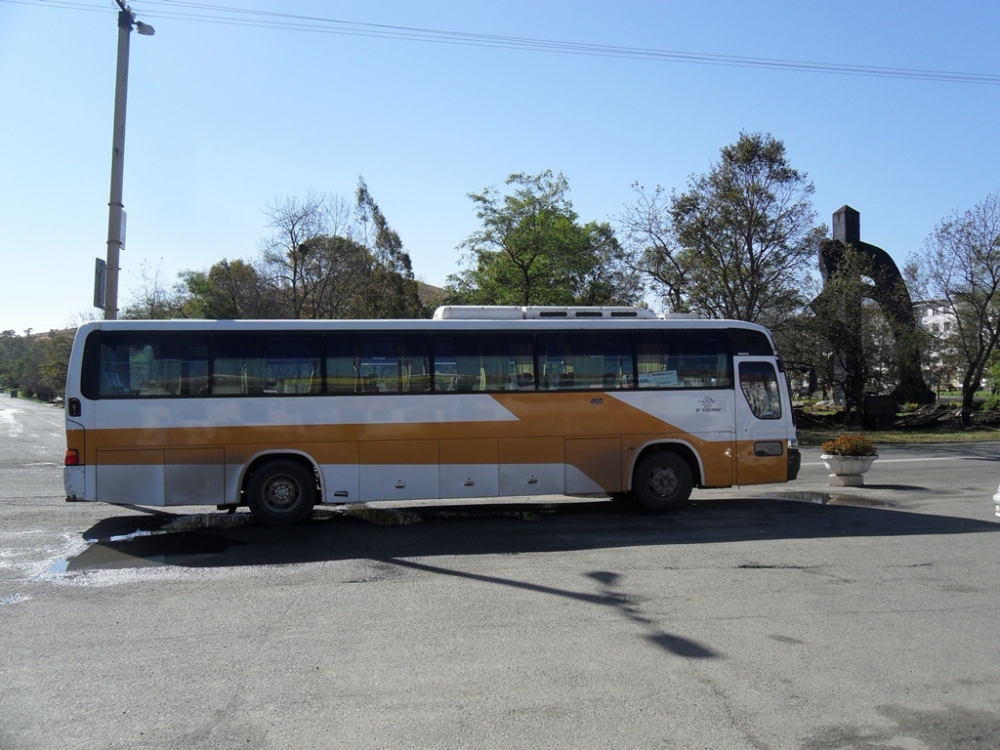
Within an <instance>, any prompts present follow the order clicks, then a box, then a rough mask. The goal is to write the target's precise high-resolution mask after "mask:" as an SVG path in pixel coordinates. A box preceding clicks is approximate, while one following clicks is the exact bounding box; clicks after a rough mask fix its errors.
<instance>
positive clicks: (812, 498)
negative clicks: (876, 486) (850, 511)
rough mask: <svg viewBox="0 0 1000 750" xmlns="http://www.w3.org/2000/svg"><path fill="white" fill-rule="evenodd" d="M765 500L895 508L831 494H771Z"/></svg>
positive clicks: (857, 498)
mask: <svg viewBox="0 0 1000 750" xmlns="http://www.w3.org/2000/svg"><path fill="white" fill-rule="evenodd" d="M765 497H767V498H773V499H775V500H796V501H798V502H802V503H812V504H813V505H847V506H850V507H854V508H895V507H896V506H895V505H893V504H892V503H890V502H887V501H885V500H875V499H874V498H870V497H858V496H857V495H838V494H834V493H832V492H809V491H797V492H771V493H768V494H767V495H765Z"/></svg>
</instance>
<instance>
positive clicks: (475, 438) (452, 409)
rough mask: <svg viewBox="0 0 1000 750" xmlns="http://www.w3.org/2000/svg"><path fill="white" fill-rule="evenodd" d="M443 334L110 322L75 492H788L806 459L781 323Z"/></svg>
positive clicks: (79, 367)
mask: <svg viewBox="0 0 1000 750" xmlns="http://www.w3.org/2000/svg"><path fill="white" fill-rule="evenodd" d="M511 310H518V308H498V309H491V308H479V309H472V310H470V309H462V308H449V309H446V310H443V311H439V313H438V314H437V315H436V317H435V319H434V320H395V321H383V320H364V321H362V320H343V321H336V320H335V321H303V320H281V321H204V320H201V321H199V320H173V321H97V322H92V323H87V324H85V325H84V326H82V327H81V328H80V329H79V331H78V332H77V336H76V340H75V343H74V346H73V351H72V354H71V357H70V363H69V372H68V376H67V385H66V435H67V454H66V466H65V469H64V472H65V485H66V493H67V497H68V499H71V500H84V501H93V500H96V501H102V502H106V503H112V504H122V505H144V506H175V505H217V506H220V507H227V506H228V507H233V506H237V505H242V504H247V505H249V506H250V508H251V510H252V511H253V513H254V515H255V516H257V517H258V518H259V519H260V520H261V521H263V522H266V523H272V524H286V523H295V522H297V521H300V520H303V519H305V518H306V517H308V515H309V514H310V512H311V509H312V506H313V504H314V503H358V502H367V501H375V500H418V499H434V498H481V497H495V496H501V497H502V496H523V495H537V494H566V495H582V496H618V495H625V494H628V493H634V495H635V497H636V498H637V499H638V500H639V501H640V502H641V503H643V504H644V505H645V506H646V507H648V508H650V509H652V510H657V511H659V510H668V509H673V508H675V507H677V506H678V505H680V504H683V503H684V502H685V501H686V500H687V498H688V496H689V494H690V491H691V488H692V486H698V487H727V486H732V485H744V484H756V483H765V482H767V483H770V482H784V481H788V480H791V479H794V478H795V475H796V474H797V472H798V466H799V453H798V449H797V443H796V440H795V428H794V425H793V422H792V409H791V402H790V399H789V393H788V387H787V383H786V380H785V377H784V376H783V374H782V372H781V367H780V362H779V360H778V358H777V355H776V352H775V351H774V347H773V343H772V341H771V338H770V335H769V334H768V332H767V331H766V329H764V328H762V327H760V326H756V325H752V324H748V323H743V322H737V321H713V320H691V319H686V320H661V319H657V318H655V317H652V316H648V314H647V315H644V314H643V312H644V311H639V312H635V311H633V312H631V313H629V311H627V310H625V309H622V308H612V309H610V310H601V309H600V308H592V309H586V308H528V309H524V310H521V311H520V313H519V314H512V313H511V312H510V311H511Z"/></svg>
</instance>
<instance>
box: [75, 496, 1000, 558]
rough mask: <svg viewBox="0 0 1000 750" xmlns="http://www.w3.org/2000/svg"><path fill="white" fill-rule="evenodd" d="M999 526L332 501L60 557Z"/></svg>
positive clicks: (459, 547)
mask: <svg viewBox="0 0 1000 750" xmlns="http://www.w3.org/2000/svg"><path fill="white" fill-rule="evenodd" d="M782 494H785V493H782ZM838 501H839V502H841V503H842V502H851V504H838ZM880 505H881V506H882V507H878V506H880ZM998 531H1000V524H997V523H992V522H989V521H982V520H976V519H966V518H953V517H948V516H940V515H930V514H926V513H913V512H907V511H903V510H893V509H890V508H888V507H885V504H884V503H878V502H876V501H865V500H864V498H854V499H853V501H852V500H851V499H850V498H847V499H845V498H839V499H838V498H837V496H822V495H818V496H817V497H812V496H810V497H799V496H796V495H794V494H793V495H792V496H790V497H787V498H786V497H776V496H773V495H772V496H770V497H767V498H761V497H757V498H751V499H738V500H708V501H699V502H696V503H691V504H690V505H689V506H688V507H686V508H684V509H683V510H681V511H679V512H678V513H674V514H671V515H652V514H648V513H644V512H642V511H640V510H635V509H632V508H623V507H622V506H619V505H616V504H615V503H612V502H610V501H577V500H572V499H569V498H567V499H566V500H565V501H562V502H545V503H543V502H535V503H532V502H500V503H490V504H481V503H480V504H474V505H449V504H441V505H421V506H416V507H415V506H406V505H400V506H387V505H385V504H377V506H375V507H372V506H350V507H333V508H327V507H323V508H318V509H317V510H316V511H315V512H314V513H313V517H312V519H311V520H310V521H309V522H308V523H304V524H301V525H298V526H291V527H286V528H273V527H268V526H264V525H261V524H259V523H256V522H255V521H254V520H253V519H252V517H251V516H250V515H249V514H248V513H245V512H243V513H237V514H232V515H227V514H221V513H214V512H213V513H197V514H194V515H181V514H173V513H162V512H158V513H155V514H153V515H149V516H135V515H130V516H116V517H110V518H107V519H104V520H102V521H101V522H99V523H97V524H95V525H94V526H93V527H91V528H90V529H88V530H87V531H86V532H84V534H83V537H84V539H85V540H87V541H88V542H90V544H89V545H88V546H87V548H86V549H85V550H84V551H83V552H81V553H80V554H78V555H76V556H74V557H72V558H69V559H68V560H66V561H64V562H65V564H64V565H63V566H61V568H62V571H64V572H73V571H85V570H99V569H114V568H136V567H153V566H164V565H174V566H183V567H194V568H211V567H235V566H250V565H287V564H293V563H307V562H323V561H334V560H352V559H372V560H387V559H398V558H425V557H435V556H439V555H496V554H501V555H504V554H506V555H509V554H519V553H530V552H533V553H538V552H562V551H579V550H595V549H615V548H620V547H635V546H675V545H686V544H717V543H730V542H741V541H751V540H754V541H761V540H765V541H766V540H779V539H824V538H844V537H898V536H912V535H930V536H940V535H946V534H979V533H995V532H998Z"/></svg>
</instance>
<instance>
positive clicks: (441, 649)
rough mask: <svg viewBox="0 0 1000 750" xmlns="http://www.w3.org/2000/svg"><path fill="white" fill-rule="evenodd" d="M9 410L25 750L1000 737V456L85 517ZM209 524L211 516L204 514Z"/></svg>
mask: <svg viewBox="0 0 1000 750" xmlns="http://www.w3.org/2000/svg"><path fill="white" fill-rule="evenodd" d="M63 450H64V441H63V434H62V414H61V412H60V411H58V410H56V409H52V408H49V407H44V406H40V405H37V404H31V403H28V402H25V401H23V400H11V399H9V398H8V397H7V396H6V395H0V748H3V750H8V749H9V750H22V749H31V750H35V749H36V748H38V749H42V748H44V749H46V750H48V749H49V748H60V749H66V750H69V749H70V748H88V750H90V749H93V748H121V749H124V748H129V749H132V748H139V749H150V750H152V749H156V750H160V749H163V750H166V749H167V748H169V749H170V750H177V749H179V748H192V749H201V748H295V749H296V750H307V749H309V748H352V749H354V748H358V749H365V748H421V749H423V748H433V749H435V750H436V749H438V748H441V749H444V748H504V749H505V750H508V749H510V748H531V749H532V750H536V749H537V748H616V749H618V748H711V749H713V750H717V749H720V748H736V749H742V748H754V749H756V750H782V749H785V748H788V749H793V748H794V749H795V750H841V749H843V750H847V749H848V748H850V749H852V750H854V749H857V748H862V749H864V748H867V749H875V748H878V749H879V750H882V749H885V748H891V749H892V750H934V749H936V748H970V747H971V748H998V747H1000V711H998V709H997V706H998V700H997V699H998V693H997V686H998V685H1000V646H998V645H997V643H998V640H997V631H998V623H1000V549H998V545H1000V535H998V534H997V532H998V531H1000V519H998V518H996V517H995V516H994V508H993V503H992V501H991V498H992V495H993V494H994V493H995V492H996V491H997V486H998V484H1000V463H998V461H997V457H998V455H1000V444H998V443H988V444H982V443H980V444H965V445H937V446H924V447H897V448H892V447H886V448H884V449H882V451H881V457H880V458H879V460H878V461H877V462H876V464H875V467H874V468H873V469H872V471H871V472H870V473H869V474H868V475H867V476H866V486H865V487H859V488H837V489H836V490H834V488H830V487H829V486H827V483H826V474H825V471H824V469H823V467H822V465H821V463H820V462H819V458H818V455H819V451H818V450H816V449H807V450H806V451H805V455H804V466H803V469H802V474H801V476H800V479H799V480H798V481H796V482H793V483H790V484H788V485H776V486H766V487H749V488H743V489H732V490H725V491H711V492H696V493H695V498H694V500H695V501H694V502H693V503H692V504H691V505H690V506H689V507H688V508H686V509H684V510H683V511H682V512H680V513H678V514H675V515H671V516H652V515H647V514H642V513H639V512H635V511H630V510H627V509H622V508H619V507H618V506H615V505H614V504H612V503H610V502H606V501H604V502H600V501H578V500H571V499H567V498H551V497H549V498H539V499H532V500H528V499H525V498H511V499H506V500H504V501H503V502H491V503H477V504H465V505H457V504H456V505H451V504H447V503H427V504H423V505H419V506H413V505H410V506H399V507H394V506H391V505H387V504H377V505H374V506H371V507H370V508H367V509H366V510H364V511H363V512H357V513H344V512H342V511H334V510H327V509H325V510H321V511H317V513H316V514H315V515H314V518H313V520H312V521H311V522H310V523H308V524H306V525H303V526H301V527H295V528H291V529H270V528H265V527H262V526H259V525H257V524H256V523H253V522H252V521H251V520H250V519H249V516H248V515H246V514H243V513H241V514H237V515H236V516H225V515H222V514H218V513H216V512H214V510H212V511H205V510H200V511H199V510H198V509H191V508H188V509H172V510H171V511H170V512H169V513H162V512H143V511H139V510H135V509H125V508H117V507H112V506H106V505H97V504H80V503H74V504H68V503H65V502H64V500H63V495H62V485H61V463H62V453H63ZM186 511H194V512H193V513H192V514H188V513H186Z"/></svg>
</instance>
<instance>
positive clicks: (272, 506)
mask: <svg viewBox="0 0 1000 750" xmlns="http://www.w3.org/2000/svg"><path fill="white" fill-rule="evenodd" d="M243 495H244V500H245V501H246V504H247V505H248V506H249V507H250V510H251V512H252V513H253V515H254V518H256V519H257V520H258V521H260V522H261V523H264V524H267V525H269V526H291V525H293V524H296V523H300V522H302V521H305V520H306V519H307V518H309V516H310V515H311V514H312V510H313V506H314V505H315V504H316V503H317V502H318V501H319V497H320V492H319V488H318V484H317V473H316V467H315V465H314V464H313V463H312V462H311V461H309V459H308V458H306V457H305V456H302V455H300V454H295V453H277V454H268V455H265V456H260V457H258V458H257V459H255V460H254V462H253V464H251V466H250V467H249V469H248V470H247V472H246V475H245V477H244V480H243Z"/></svg>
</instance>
